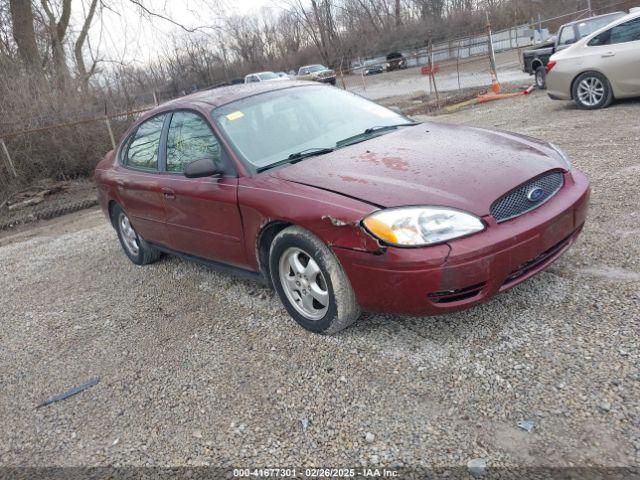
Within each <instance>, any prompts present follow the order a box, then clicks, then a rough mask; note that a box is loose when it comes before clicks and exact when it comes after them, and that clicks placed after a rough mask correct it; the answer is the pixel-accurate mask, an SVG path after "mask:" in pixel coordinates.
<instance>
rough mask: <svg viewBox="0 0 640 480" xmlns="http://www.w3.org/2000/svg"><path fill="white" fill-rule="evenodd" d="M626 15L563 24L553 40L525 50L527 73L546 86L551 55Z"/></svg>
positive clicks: (540, 86)
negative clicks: (547, 67)
mask: <svg viewBox="0 0 640 480" xmlns="http://www.w3.org/2000/svg"><path fill="white" fill-rule="evenodd" d="M624 16H625V13H624V12H614V13H607V14H606V15H599V16H597V17H591V18H584V19H581V20H576V21H574V22H570V23H566V24H564V25H562V26H561V27H560V30H558V35H557V36H555V37H553V39H552V41H550V42H546V43H543V44H541V45H539V46H538V47H536V48H533V49H530V50H525V51H524V52H523V54H522V60H523V65H524V71H525V73H528V74H529V75H535V81H536V86H537V87H538V88H540V89H544V88H546V78H547V69H546V66H547V63H548V62H549V59H550V58H551V55H553V54H554V53H556V52H559V51H561V50H564V49H565V48H567V47H569V46H570V45H572V44H574V43H576V42H577V41H578V40H580V39H581V38H584V37H586V36H587V35H590V34H591V33H593V32H595V31H596V30H599V29H600V28H602V27H604V26H606V25H608V24H610V23H611V22H614V21H616V20H618V19H619V18H622V17H624Z"/></svg>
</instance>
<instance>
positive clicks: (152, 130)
mask: <svg viewBox="0 0 640 480" xmlns="http://www.w3.org/2000/svg"><path fill="white" fill-rule="evenodd" d="M165 117H166V115H165V114H162V115H157V116H155V117H153V118H150V119H149V120H147V121H146V122H143V123H141V124H140V125H139V126H138V129H137V130H136V133H134V134H133V136H132V137H131V140H130V141H129V146H128V148H127V152H126V154H125V155H124V164H125V165H127V166H128V167H132V168H140V169H143V170H157V169H158V152H159V150H160V137H161V136H162V126H163V124H164V119H165Z"/></svg>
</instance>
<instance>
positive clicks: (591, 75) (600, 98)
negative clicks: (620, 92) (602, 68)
mask: <svg viewBox="0 0 640 480" xmlns="http://www.w3.org/2000/svg"><path fill="white" fill-rule="evenodd" d="M571 94H572V95H573V101H574V102H575V103H576V105H577V106H578V107H580V108H582V109H584V110H597V109H599V108H606V107H608V106H609V105H611V102H613V90H612V89H611V84H610V83H609V80H607V77H605V76H604V75H602V74H601V73H598V72H586V73H583V74H582V75H580V76H579V77H578V78H576V79H575V81H574V82H573V87H572V89H571Z"/></svg>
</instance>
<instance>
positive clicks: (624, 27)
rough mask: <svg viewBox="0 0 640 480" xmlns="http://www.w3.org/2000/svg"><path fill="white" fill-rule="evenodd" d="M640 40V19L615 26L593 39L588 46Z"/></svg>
mask: <svg viewBox="0 0 640 480" xmlns="http://www.w3.org/2000/svg"><path fill="white" fill-rule="evenodd" d="M638 40H640V17H639V18H634V19H633V20H629V21H628V22H625V23H621V24H620V25H616V26H615V27H613V28H610V29H609V30H607V31H606V32H602V33H601V34H600V35H597V36H596V37H593V38H592V39H591V41H590V42H589V46H597V45H615V44H618V43H628V42H636V41H638Z"/></svg>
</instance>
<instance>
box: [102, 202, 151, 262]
mask: <svg viewBox="0 0 640 480" xmlns="http://www.w3.org/2000/svg"><path fill="white" fill-rule="evenodd" d="M112 215H113V220H114V225H115V227H116V231H117V232H118V238H119V239H120V244H121V245H122V249H123V250H124V253H125V254H126V255H127V257H129V260H131V261H132V262H133V263H135V264H136V265H146V264H148V263H153V262H155V261H156V260H158V259H159V258H160V256H161V255H162V254H161V253H160V252H159V251H158V250H156V249H155V248H153V247H152V246H151V245H149V244H148V243H147V242H145V241H144V240H143V239H142V237H140V236H139V235H138V233H137V232H136V230H135V229H134V228H133V225H131V220H129V217H128V216H127V214H126V213H125V212H124V210H122V208H121V207H120V206H119V205H116V206H115V207H114V208H113V212H112Z"/></svg>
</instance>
